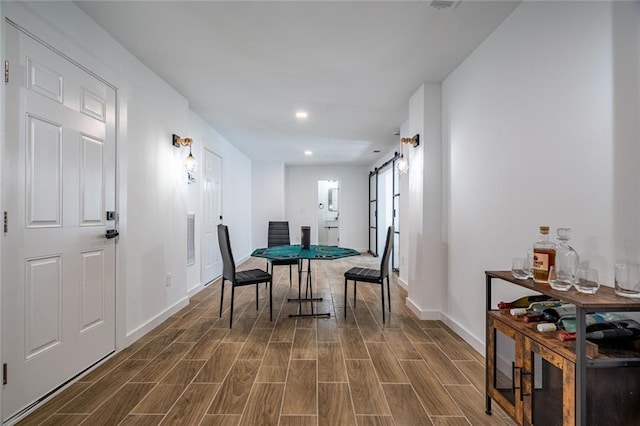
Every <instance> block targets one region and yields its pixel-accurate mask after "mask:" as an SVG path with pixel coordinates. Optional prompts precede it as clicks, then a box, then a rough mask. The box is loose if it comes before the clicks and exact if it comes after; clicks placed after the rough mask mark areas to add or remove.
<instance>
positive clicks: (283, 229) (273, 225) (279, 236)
mask: <svg viewBox="0 0 640 426" xmlns="http://www.w3.org/2000/svg"><path fill="white" fill-rule="evenodd" d="M290 244H291V239H290V237H289V222H284V221H279V222H278V221H276V222H269V234H268V235H267V247H275V246H288V245H290Z"/></svg>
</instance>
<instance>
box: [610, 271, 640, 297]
mask: <svg viewBox="0 0 640 426" xmlns="http://www.w3.org/2000/svg"><path fill="white" fill-rule="evenodd" d="M615 291H616V294H617V295H619V296H624V297H635V298H638V297H640V265H638V264H637V263H626V262H622V263H617V264H616V290H615Z"/></svg>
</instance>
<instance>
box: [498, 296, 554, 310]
mask: <svg viewBox="0 0 640 426" xmlns="http://www.w3.org/2000/svg"><path fill="white" fill-rule="evenodd" d="M547 300H551V296H545V295H544V294H534V295H531V296H523V297H521V298H519V299H516V300H514V301H513V302H500V303H498V309H512V308H528V307H529V306H531V304H532V303H534V302H544V301H547Z"/></svg>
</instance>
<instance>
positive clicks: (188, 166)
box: [184, 151, 198, 173]
mask: <svg viewBox="0 0 640 426" xmlns="http://www.w3.org/2000/svg"><path fill="white" fill-rule="evenodd" d="M197 166H198V163H196V159H195V157H194V156H193V155H192V154H191V151H189V155H188V156H187V158H186V159H185V160H184V169H185V170H186V171H187V172H188V173H193V172H195V171H196V167H197Z"/></svg>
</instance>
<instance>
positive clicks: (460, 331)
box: [407, 297, 485, 356]
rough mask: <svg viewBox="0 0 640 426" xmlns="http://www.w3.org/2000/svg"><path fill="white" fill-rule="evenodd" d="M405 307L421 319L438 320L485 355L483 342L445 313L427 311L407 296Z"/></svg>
mask: <svg viewBox="0 0 640 426" xmlns="http://www.w3.org/2000/svg"><path fill="white" fill-rule="evenodd" d="M407 307H408V308H409V309H411V312H413V313H414V314H415V315H416V316H417V317H418V318H419V319H421V320H431V321H437V320H440V321H442V322H443V323H445V324H446V325H447V326H448V327H449V328H450V329H451V330H453V331H454V332H455V333H456V334H457V335H458V336H460V337H461V338H462V340H464V341H465V342H467V343H468V344H469V345H470V346H471V347H472V348H473V349H475V350H476V351H477V352H478V353H479V354H481V355H482V356H484V355H485V343H484V341H482V340H480V339H478V338H477V337H476V336H474V335H473V334H471V333H469V332H468V331H467V329H465V328H464V327H462V326H461V325H460V324H458V323H457V322H455V321H454V320H453V319H451V318H450V317H449V316H448V315H447V314H445V313H443V312H441V311H428V310H424V309H420V308H419V307H418V305H416V304H415V303H414V302H413V301H412V300H411V299H410V298H408V297H407Z"/></svg>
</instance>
